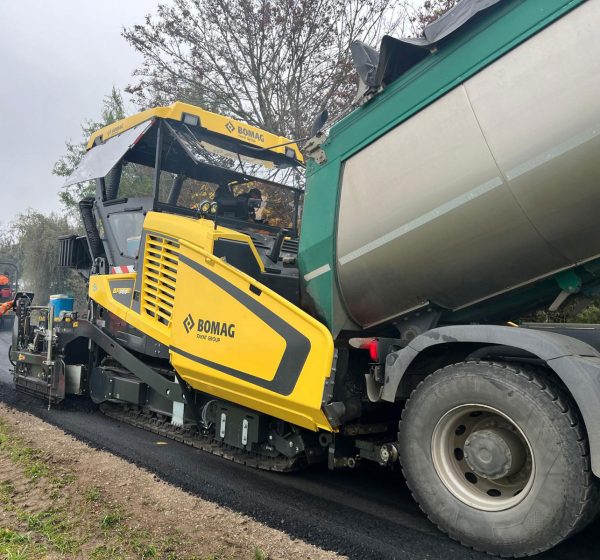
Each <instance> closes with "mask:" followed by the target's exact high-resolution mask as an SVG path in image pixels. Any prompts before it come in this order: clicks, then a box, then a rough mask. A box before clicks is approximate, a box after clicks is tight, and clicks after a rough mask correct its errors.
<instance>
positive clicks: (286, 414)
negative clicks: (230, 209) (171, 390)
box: [90, 212, 333, 430]
mask: <svg viewBox="0 0 600 560" xmlns="http://www.w3.org/2000/svg"><path fill="white" fill-rule="evenodd" d="M144 230H145V231H146V232H147V235H146V239H145V247H144V264H143V266H142V265H140V270H139V271H138V272H137V274H139V275H140V277H139V278H138V279H137V280H139V281H137V283H136V286H138V287H141V290H140V291H141V293H140V295H139V298H140V300H141V306H140V313H138V312H136V311H134V309H133V307H135V306H133V304H132V308H129V307H128V306H127V305H125V304H124V303H123V296H121V300H120V301H119V300H118V299H116V295H115V294H116V293H117V292H115V286H116V287H119V286H121V285H123V286H125V285H126V284H116V282H119V280H117V279H116V278H115V275H112V276H93V277H92V278H91V279H90V297H91V298H92V299H94V300H95V301H97V302H98V303H100V304H101V305H103V306H104V307H106V308H107V309H109V310H110V311H111V312H113V313H115V315H117V316H118V317H120V318H122V319H123V320H126V321H127V322H128V323H129V324H131V325H132V326H134V327H136V328H138V329H140V330H141V331H143V332H145V333H146V334H148V335H149V336H151V337H153V338H154V339H156V340H158V341H159V342H161V343H163V344H165V345H167V346H169V348H170V352H171V363H172V365H173V367H174V368H175V369H176V370H177V372H178V373H179V374H180V375H181V377H182V378H183V379H184V380H185V381H186V382H188V383H189V384H190V385H191V386H192V387H194V388H195V389H197V390H199V391H202V392H205V393H208V394H211V395H215V396H216V397H220V398H223V399H225V400H228V401H231V402H235V403H238V404H240V405H242V406H246V407H248V408H251V409H253V410H258V411H260V412H264V413H266V414H269V415H271V416H274V417H276V418H280V419H282V420H286V421H288V422H291V423H293V424H297V425H299V426H302V427H305V428H308V429H311V430H317V429H325V430H332V428H331V425H330V424H329V422H328V420H327V418H326V417H325V415H324V413H323V412H322V410H321V404H322V398H323V389H324V386H325V382H326V380H327V379H328V377H329V376H330V374H331V367H332V362H333V339H332V337H331V333H330V332H329V330H327V328H326V327H325V326H324V325H322V324H321V323H319V322H318V321H316V320H315V319H314V318H312V317H311V316H310V315H308V314H306V313H304V312H303V311H302V310H301V309H299V308H298V307H296V306H295V305H293V304H292V303H290V302H289V301H287V300H286V299H285V298H283V297H281V296H280V295H279V294H277V293H275V292H273V291H272V290H270V289H268V288H267V287H266V286H264V285H262V284H261V283H259V282H257V281H256V280H255V279H253V278H252V277H250V276H248V275H246V274H244V273H243V272H241V271H239V270H238V269H236V268H234V267H232V266H230V265H229V264H227V263H226V262H224V261H223V260H221V259H220V258H218V257H215V256H214V255H213V254H212V250H213V245H214V240H215V239H218V238H227V239H232V240H236V241H239V242H246V243H248V244H249V245H250V247H251V249H252V251H253V253H254V254H255V256H256V258H257V260H259V257H258V254H257V253H256V249H255V247H254V245H253V244H252V241H251V240H250V238H249V237H248V236H247V235H245V234H242V233H239V232H235V231H232V230H229V229H227V228H222V227H218V228H217V229H215V228H214V223H213V222H212V221H210V220H193V219H190V218H184V217H180V216H173V215H168V214H157V213H154V212H150V213H148V215H147V216H146V220H145V222H144ZM165 267H167V268H165ZM163 274H167V275H168V277H167V278H166V284H165V283H163V284H161V283H160V281H158V282H157V283H156V284H153V282H154V280H155V279H156V280H160V278H161V275H163ZM130 277H131V278H130ZM118 278H120V279H123V280H129V282H131V285H133V283H134V282H135V281H136V275H135V274H134V275H120V276H119V277H118ZM156 287H158V291H157V289H156ZM172 287H174V290H173V289H172ZM161 289H162V290H163V291H164V293H163V294H162V295H161V293H160V290H161ZM173 292H174V301H172V300H171V294H172V293H173ZM154 294H158V296H159V297H160V298H161V299H160V301H162V302H163V303H164V305H163V308H162V310H160V313H158V314H155V316H152V315H151V314H149V313H154V311H155V310H156V305H154V303H152V302H157V301H159V300H158V299H156V298H155V297H154ZM149 297H151V298H154V299H152V302H151V303H152V305H149V304H148V302H150V300H149V299H148V298H149ZM171 306H172V307H171Z"/></svg>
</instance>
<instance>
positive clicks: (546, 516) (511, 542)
mask: <svg viewBox="0 0 600 560" xmlns="http://www.w3.org/2000/svg"><path fill="white" fill-rule="evenodd" d="M398 435H399V451H400V461H401V463H402V467H403V472H404V475H405V477H406V481H407V483H408V486H409V487H410V489H411V491H412V493H413V496H414V498H415V499H416V501H417V502H418V503H419V505H420V506H421V509H422V510H423V511H424V512H425V513H426V514H427V515H428V517H429V519H430V520H431V521H432V522H433V523H435V524H436V525H437V526H438V527H439V528H440V529H441V530H442V531H444V532H446V533H448V535H449V536H450V537H452V538H453V539H456V540H458V541H460V542H461V543H463V544H464V545H467V546H471V547H473V548H474V549H476V550H480V551H485V552H488V553H491V554H498V555H501V556H528V555H531V554H536V553H538V552H542V551H543V550H547V549H549V548H551V547H552V546H554V545H556V544H557V543H559V542H560V541H562V540H564V539H565V538H567V537H568V536H569V535H571V534H573V533H575V532H576V531H578V530H581V529H582V528H583V527H584V526H585V525H586V524H587V523H588V522H589V521H591V520H592V519H593V518H594V517H595V514H596V512H597V511H598V508H599V499H598V481H597V480H596V479H595V477H594V475H593V474H592V472H591V469H590V458H589V451H588V446H587V437H586V433H585V428H584V426H583V423H582V421H581V420H580V418H579V414H578V412H577V409H576V407H575V405H574V403H573V402H572V400H571V398H570V397H569V396H568V395H567V394H566V393H565V392H564V391H563V390H562V389H561V388H559V387H558V386H556V384H554V383H552V382H551V380H550V379H549V378H548V376H547V375H544V374H543V373H538V372H536V371H535V370H533V369H525V368H520V367H518V366H515V365H507V364H500V363H493V362H465V363H461V364H455V365H451V366H448V367H445V368H442V369H440V370H438V371H436V372H435V373H433V374H432V375H430V376H429V377H427V378H426V379H425V380H424V381H422V382H421V383H420V384H419V386H418V387H417V388H416V389H415V390H414V391H413V393H412V395H411V396H410V399H409V400H408V402H407V403H406V407H405V409H404V411H403V413H402V420H401V421H400V430H399V434H398Z"/></svg>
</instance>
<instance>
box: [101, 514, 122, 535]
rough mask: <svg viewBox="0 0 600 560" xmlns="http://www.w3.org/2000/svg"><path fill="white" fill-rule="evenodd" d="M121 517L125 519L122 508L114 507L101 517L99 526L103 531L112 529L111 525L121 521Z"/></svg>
mask: <svg viewBox="0 0 600 560" xmlns="http://www.w3.org/2000/svg"><path fill="white" fill-rule="evenodd" d="M123 519H125V514H124V513H123V511H122V510H120V509H115V510H112V511H109V512H107V513H106V514H105V515H104V517H102V519H101V521H100V528H101V529H103V530H104V531H108V530H109V529H112V528H113V527H115V526H116V525H118V524H119V523H121V521H123Z"/></svg>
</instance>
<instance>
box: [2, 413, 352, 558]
mask: <svg viewBox="0 0 600 560" xmlns="http://www.w3.org/2000/svg"><path fill="white" fill-rule="evenodd" d="M0 558H6V559H7V560H27V559H37V558H49V559H58V558H82V559H88V558H90V559H97V560H104V559H106V560H108V559H113V558H114V559H116V558H140V559H146V558H160V559H166V560H183V559H198V560H209V559H210V560H221V559H222V560H226V559H238V558H240V559H249V560H266V559H267V558H269V559H272V560H275V559H299V558H311V559H329V558H341V557H340V556H338V555H336V554H334V553H331V552H327V551H323V550H320V549H318V548H316V547H314V546H312V545H309V544H307V543H304V542H301V541H298V540H294V539H292V538H290V537H289V536H288V535H286V534H285V533H283V532H281V531H278V530H275V529H271V528H269V527H267V526H265V525H262V524H260V523H258V522H256V521H254V520H253V519H251V518H249V517H247V516H244V515H241V514H238V513H235V512H233V511H230V510H228V509H225V508H223V507H220V506H217V505H216V504H213V503H211V502H208V501H205V500H202V499H200V498H197V497H195V496H193V495H191V494H188V493H186V492H184V491H182V490H180V489H178V488H176V487H173V486H171V485H169V484H167V483H165V482H162V481H161V480H158V479H157V478H156V477H155V476H154V475H152V474H151V473H149V472H147V471H145V470H143V469H140V468H138V467H136V466H134V465H132V464H130V463H127V462H126V461H123V460H122V459H119V458H117V457H115V456H114V455H111V454H109V453H106V452H103V451H97V450H94V449H92V448H90V447H89V446H87V445H85V444H84V443H82V442H80V441H77V440H75V439H74V438H72V437H70V436H68V435H66V434H65V433H64V432H62V431H61V430H59V429H58V428H55V427H53V426H51V425H49V424H46V423H45V422H43V421H41V420H39V419H38V418H36V417H34V416H31V415H29V414H26V413H22V412H17V411H15V410H13V409H11V408H9V407H7V406H5V405H2V404H0Z"/></svg>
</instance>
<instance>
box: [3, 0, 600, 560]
mask: <svg viewBox="0 0 600 560" xmlns="http://www.w3.org/2000/svg"><path fill="white" fill-rule="evenodd" d="M599 22H600V0H589V1H586V2H583V1H578V0H545V1H544V2H541V1H539V2H538V1H531V0H529V1H524V0H506V1H503V2H497V1H493V0H484V1H470V0H463V1H462V2H460V3H459V4H457V6H456V7H455V8H454V9H453V10H451V11H450V12H448V13H447V14H446V15H445V16H444V17H442V18H441V19H440V20H438V21H437V22H435V23H433V24H431V25H430V26H429V27H428V28H426V29H425V34H424V37H422V38H420V39H405V40H400V39H394V38H392V37H385V38H384V39H383V42H382V44H381V48H380V49H379V51H376V50H374V49H372V48H370V47H368V46H365V45H361V44H355V45H353V48H352V51H353V55H354V58H355V63H356V68H357V71H358V74H359V76H360V85H359V89H358V92H357V97H356V100H355V108H354V109H353V110H352V111H351V112H349V113H348V114H347V115H346V116H345V117H344V118H342V119H339V120H338V121H337V122H336V123H334V124H333V125H332V126H330V128H329V130H328V131H327V133H325V132H324V131H323V130H322V126H320V125H322V120H321V122H319V121H317V126H315V127H314V130H313V133H314V134H313V136H312V138H311V139H310V140H309V141H308V142H307V143H306V145H305V146H304V149H303V152H304V156H303V154H302V153H301V152H300V150H299V149H298V146H297V145H296V144H295V143H294V142H293V141H290V140H287V139H285V138H282V137H279V136H275V135H273V134H270V133H269V132H266V131H264V130H261V129H258V128H256V127H254V126H250V125H248V124H245V123H242V122H239V121H236V120H235V119H232V118H228V117H226V116H222V115H217V114H214V113H210V112H208V111H205V110H203V109H201V108H198V107H194V106H191V105H187V104H184V103H175V104H173V105H171V106H168V107H159V108H155V109H149V110H147V111H144V112H142V113H140V114H137V115H134V116H132V117H129V118H126V119H124V120H122V121H119V122H117V123H114V124H112V125H110V126H108V127H106V128H103V129H101V130H99V131H98V132H96V133H95V134H94V135H93V136H92V137H91V138H90V139H89V143H88V151H87V153H86V155H85V157H84V158H83V160H82V161H81V163H80V165H79V167H78V168H77V169H76V170H75V171H74V173H73V175H72V176H71V177H70V178H69V183H82V182H86V181H92V182H93V183H94V184H95V194H94V196H91V197H89V198H86V199H84V200H82V201H81V203H80V205H79V206H80V211H81V219H82V222H83V224H84V229H85V235H83V236H67V237H64V238H62V239H60V242H59V249H60V264H61V265H62V266H65V267H71V268H73V269H75V270H77V271H78V272H79V273H80V274H81V275H82V276H84V277H85V279H86V281H87V282H88V285H89V301H88V310H87V313H85V314H81V313H76V312H74V311H72V305H71V303H72V302H69V301H68V298H55V299H54V300H53V301H52V302H35V300H34V294H31V293H27V292H19V293H18V294H17V295H16V296H15V298H14V309H15V312H16V316H17V326H16V328H15V329H14V335H13V344H12V351H11V359H12V360H13V361H14V362H15V363H16V366H15V368H14V372H13V374H14V380H15V385H16V387H17V389H18V390H20V391H24V392H27V393H29V394H33V395H36V396H39V397H41V398H43V399H45V400H46V401H47V402H49V403H58V402H60V401H61V400H63V399H64V398H65V397H66V396H68V395H81V396H86V397H89V398H91V399H92V401H93V402H94V403H96V404H97V405H98V406H99V407H100V408H101V410H102V411H103V412H105V413H106V414H108V415H109V416H112V417H114V418H116V419H118V420H119V421H122V422H128V423H131V424H133V425H135V426H139V427H141V428H146V429H151V430H152V431H154V432H155V433H159V434H162V435H165V436H167V437H172V438H175V439H177V440H179V441H182V442H184V443H186V444H189V445H193V446H195V447H197V448H199V449H201V450H204V451H207V452H211V453H215V454H218V455H221V456H223V457H225V458H227V459H230V460H233V461H238V462H240V463H243V464H246V465H248V466H253V467H257V468H263V469H269V470H275V471H280V472H287V471H294V470H296V469H299V468H302V467H304V466H307V465H311V464H315V463H319V462H321V463H324V464H327V466H328V467H329V468H331V469H337V468H356V467H357V466H360V464H361V463H377V464H379V465H381V466H382V467H387V468H398V467H401V469H402V472H403V473H404V477H405V479H406V481H407V482H408V485H409V487H410V488H411V490H412V493H413V495H414V497H415V499H416V501H417V502H418V503H419V505H420V506H421V508H422V509H423V511H424V512H425V513H426V514H427V515H428V517H429V518H430V519H431V521H432V522H433V523H435V524H436V525H437V526H438V527H439V528H440V529H441V530H442V531H444V532H446V533H447V534H448V535H449V536H450V537H452V538H453V539H456V540H458V541H460V542H461V543H463V544H465V545H467V546H470V547H473V548H475V549H477V550H483V551H486V552H489V553H492V554H498V555H503V556H526V555H532V554H536V553H538V552H540V551H543V550H546V549H548V548H550V547H552V546H554V545H556V544H557V543H559V542H561V541H562V540H564V539H566V538H567V537H569V536H571V535H573V534H575V533H576V532H578V531H580V530H582V529H583V528H584V527H585V526H586V525H587V524H589V522H590V521H591V520H592V519H594V518H595V516H596V514H597V513H598V510H599V507H600V501H599V497H598V492H599V483H598V476H599V475H600V327H599V326H598V325H573V324H550V323H540V324H531V323H525V322H523V321H522V320H521V319H522V318H523V317H526V316H527V315H528V314H530V313H532V312H533V311H534V310H536V309H541V308H545V309H558V308H560V306H561V305H563V304H564V302H565V301H569V298H572V297H573V295H574V294H579V295H583V296H586V297H595V296H597V295H598V293H599V288H600V237H599V236H598V231H600V213H599V212H598V209H599V208H600V188H599V185H600V167H599V166H598V164H597V161H598V155H599V152H600V140H599V138H600V136H599V131H600V96H599V95H598V91H600V35H599V34H598V33H597V26H598V23H599ZM305 158H306V175H305V177H306V187H305V189H304V190H303V189H302V188H301V185H299V184H295V185H294V183H293V182H292V183H291V184H290V181H289V178H290V177H294V176H295V175H296V174H297V172H299V171H301V169H302V167H303V165H304V164H305ZM282 173H283V175H281V174H282ZM278 176H283V177H284V178H287V179H286V181H287V182H286V183H285V184H284V183H283V182H278V181H276V180H275V179H274V178H275V177H278ZM300 222H301V228H300ZM373 472H374V471H373V470H371V469H369V470H368V472H367V474H366V475H365V476H373V474H372V473H373ZM392 480H394V479H392V478H390V479H389V481H390V482H389V484H395V483H397V484H402V482H401V479H400V478H398V479H397V482H392Z"/></svg>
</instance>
